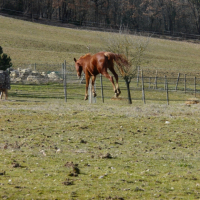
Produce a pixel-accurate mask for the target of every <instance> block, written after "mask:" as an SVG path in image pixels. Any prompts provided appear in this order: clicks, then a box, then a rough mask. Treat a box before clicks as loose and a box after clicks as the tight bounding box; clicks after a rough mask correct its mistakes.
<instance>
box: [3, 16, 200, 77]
mask: <svg viewBox="0 0 200 200" xmlns="http://www.w3.org/2000/svg"><path fill="white" fill-rule="evenodd" d="M107 34H114V33H104V32H97V31H89V30H88V31H86V30H78V29H69V28H61V27H55V26H48V25H41V24H37V23H32V22H27V21H21V20H17V19H13V18H8V17H3V16H0V45H1V46H2V47H3V49H4V52H5V53H7V54H8V55H10V56H11V58H12V61H13V64H14V66H15V67H16V66H17V65H18V64H19V63H35V62H37V63H62V62H63V61H64V60H66V61H67V62H68V63H69V64H73V58H74V57H77V58H78V57H79V56H81V55H83V54H85V53H88V48H87V46H89V47H90V52H92V53H96V52H98V51H101V50H104V48H105V46H104V42H103V41H104V40H103V38H105V37H107ZM199 49H200V44H194V43H189V42H179V41H170V40H164V39H163V40H162V39H155V38H151V39H150V43H149V46H148V50H147V51H146V55H145V63H144V64H143V66H141V67H143V68H148V69H151V70H153V71H155V70H156V69H157V70H158V71H168V72H175V73H177V72H181V73H189V72H192V73H193V74H196V72H197V73H198V71H197V70H198V68H199V66H200V56H199Z"/></svg>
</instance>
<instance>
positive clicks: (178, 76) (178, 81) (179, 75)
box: [175, 73, 180, 91]
mask: <svg viewBox="0 0 200 200" xmlns="http://www.w3.org/2000/svg"><path fill="white" fill-rule="evenodd" d="M179 78H180V73H178V78H177V82H176V87H175V90H176V91H177V87H178V82H179Z"/></svg>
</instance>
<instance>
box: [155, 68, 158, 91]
mask: <svg viewBox="0 0 200 200" xmlns="http://www.w3.org/2000/svg"><path fill="white" fill-rule="evenodd" d="M157 74H158V71H157V70H156V76H155V83H154V84H155V86H154V88H155V89H157Z"/></svg>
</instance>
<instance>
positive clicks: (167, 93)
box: [165, 79, 169, 105]
mask: <svg viewBox="0 0 200 200" xmlns="http://www.w3.org/2000/svg"><path fill="white" fill-rule="evenodd" d="M165 81H166V83H165V84H166V95H167V105H169V92H168V82H167V79H165Z"/></svg>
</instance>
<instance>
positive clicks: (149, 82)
mask: <svg viewBox="0 0 200 200" xmlns="http://www.w3.org/2000/svg"><path fill="white" fill-rule="evenodd" d="M150 88H151V77H149V89H150Z"/></svg>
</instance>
